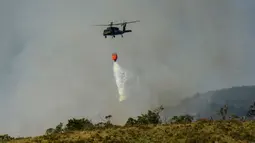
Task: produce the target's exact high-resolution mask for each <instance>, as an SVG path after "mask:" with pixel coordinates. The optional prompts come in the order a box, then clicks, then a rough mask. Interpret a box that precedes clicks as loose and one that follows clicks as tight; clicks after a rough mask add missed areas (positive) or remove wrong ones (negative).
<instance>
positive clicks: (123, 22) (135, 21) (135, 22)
mask: <svg viewBox="0 0 255 143" xmlns="http://www.w3.org/2000/svg"><path fill="white" fill-rule="evenodd" d="M136 22H140V20H136V21H129V22H123V23H126V24H128V23H136Z"/></svg>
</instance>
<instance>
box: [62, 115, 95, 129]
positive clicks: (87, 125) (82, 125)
mask: <svg viewBox="0 0 255 143" xmlns="http://www.w3.org/2000/svg"><path fill="white" fill-rule="evenodd" d="M93 127H94V125H93V124H92V122H91V121H90V120H88V119H85V118H82V119H75V118H73V119H69V120H68V123H67V124H66V130H68V131H81V130H90V129H92V128H93Z"/></svg>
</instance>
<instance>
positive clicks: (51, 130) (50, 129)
mask: <svg viewBox="0 0 255 143" xmlns="http://www.w3.org/2000/svg"><path fill="white" fill-rule="evenodd" d="M54 131H55V129H53V128H49V129H47V130H46V132H45V134H46V135H50V134H53V133H54Z"/></svg>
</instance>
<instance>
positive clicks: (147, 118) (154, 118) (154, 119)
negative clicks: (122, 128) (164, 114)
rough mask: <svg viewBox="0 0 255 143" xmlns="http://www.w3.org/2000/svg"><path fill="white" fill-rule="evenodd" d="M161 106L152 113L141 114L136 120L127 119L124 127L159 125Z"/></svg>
mask: <svg viewBox="0 0 255 143" xmlns="http://www.w3.org/2000/svg"><path fill="white" fill-rule="evenodd" d="M163 110H164V108H163V106H160V107H158V108H156V109H154V110H153V111H151V110H148V112H147V114H142V115H141V116H138V117H137V119H133V118H128V120H127V122H126V126H130V125H147V124H160V123H161V120H160V115H159V113H160V112H161V111H163Z"/></svg>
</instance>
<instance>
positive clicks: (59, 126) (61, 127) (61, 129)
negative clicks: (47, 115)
mask: <svg viewBox="0 0 255 143" xmlns="http://www.w3.org/2000/svg"><path fill="white" fill-rule="evenodd" d="M62 131H63V123H61V122H60V123H59V124H58V125H57V126H56V128H55V130H54V133H61V132H62Z"/></svg>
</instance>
